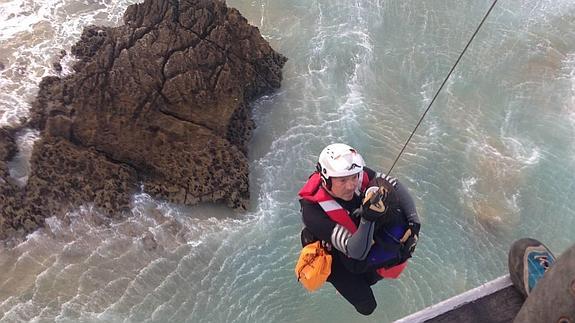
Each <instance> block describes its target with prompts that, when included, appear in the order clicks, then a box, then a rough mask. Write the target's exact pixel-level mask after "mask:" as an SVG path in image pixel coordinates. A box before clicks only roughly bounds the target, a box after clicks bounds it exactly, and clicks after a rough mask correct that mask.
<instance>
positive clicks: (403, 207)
mask: <svg viewBox="0 0 575 323" xmlns="http://www.w3.org/2000/svg"><path fill="white" fill-rule="evenodd" d="M299 196H300V200H299V201H300V204H301V212H302V219H303V223H304V225H305V228H304V229H303V231H302V233H301V240H302V245H304V246H305V245H307V244H309V243H312V242H314V241H318V240H321V241H322V244H323V245H325V246H326V247H327V249H328V251H329V253H331V255H332V258H333V261H332V265H331V273H330V275H329V277H328V279H327V281H328V282H330V283H331V284H332V285H333V286H334V287H335V289H336V290H337V291H338V292H339V293H340V294H341V295H342V296H343V297H344V298H345V299H346V300H347V301H348V302H349V303H351V304H352V305H353V306H354V307H355V309H356V310H357V311H358V312H359V313H361V314H363V315H370V314H371V313H373V311H374V310H375V308H376V306H377V302H376V300H375V297H374V295H373V292H372V290H371V285H373V284H375V283H376V282H378V281H379V280H381V279H382V278H397V277H398V276H399V274H400V273H401V272H402V271H403V269H404V268H405V266H406V265H407V260H408V259H409V258H411V256H412V254H413V251H414V250H415V247H416V245H417V241H418V239H419V230H420V227H421V224H420V221H419V217H418V215H417V211H416V209H415V203H414V201H413V199H412V197H411V196H410V194H409V192H408V190H407V188H406V187H405V186H404V185H402V184H401V183H400V182H399V181H398V180H397V179H395V178H393V177H390V176H386V175H385V174H380V173H376V172H375V171H374V170H372V169H370V168H368V167H366V166H365V163H364V161H363V158H362V157H361V155H360V154H359V153H358V152H357V151H356V150H355V149H353V148H352V147H350V146H348V145H346V144H342V143H336V144H331V145H329V146H327V147H325V148H324V149H323V151H322V152H321V153H320V155H319V161H318V163H317V169H316V171H315V172H314V173H313V174H312V175H311V176H310V177H309V179H308V181H307V182H306V184H305V185H304V186H303V187H302V189H301V190H300V192H299Z"/></svg>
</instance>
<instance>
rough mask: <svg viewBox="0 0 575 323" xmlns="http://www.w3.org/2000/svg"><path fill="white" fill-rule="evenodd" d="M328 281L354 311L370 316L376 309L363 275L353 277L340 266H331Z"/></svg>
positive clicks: (371, 293) (373, 298)
mask: <svg viewBox="0 0 575 323" xmlns="http://www.w3.org/2000/svg"><path fill="white" fill-rule="evenodd" d="M328 281H329V282H330V283H331V284H332V285H333V286H334V287H335V289H337V291H338V292H339V293H340V294H341V296H343V297H344V298H345V299H346V300H347V301H348V302H350V303H351V304H352V305H353V306H354V307H355V309H356V310H357V311H358V312H359V313H361V314H363V315H370V314H371V313H373V311H374V310H375V308H376V307H377V303H376V301H375V297H374V296H373V292H372V290H371V288H370V287H369V286H370V285H369V283H368V281H366V279H365V277H364V275H354V274H352V273H350V272H349V271H347V270H345V269H344V268H343V267H340V266H337V265H336V266H333V267H332V271H331V274H330V276H329V278H328Z"/></svg>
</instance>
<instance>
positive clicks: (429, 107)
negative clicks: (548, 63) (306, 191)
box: [387, 0, 498, 175]
mask: <svg viewBox="0 0 575 323" xmlns="http://www.w3.org/2000/svg"><path fill="white" fill-rule="evenodd" d="M497 1H498V0H494V1H493V3H492V4H491V7H489V10H487V13H485V15H484V16H483V19H482V20H481V22H480V23H479V25H478V26H477V28H476V29H475V32H474V33H473V35H472V36H471V38H470V39H469V41H468V42H467V45H465V48H464V49H463V51H462V52H461V54H459V57H458V58H457V61H455V64H453V66H452V67H451V70H450V71H449V73H448V74H447V76H446V77H445V79H444V80H443V83H441V86H440V87H439V89H438V90H437V92H435V95H434V96H433V99H432V100H431V102H429V105H428V106H427V109H425V112H423V114H422V115H421V117H420V118H419V121H418V122H417V125H416V126H415V128H413V131H412V132H411V134H410V135H409V138H407V141H406V142H405V144H404V145H403V148H401V151H400V152H399V154H398V155H397V157H396V158H395V160H394V161H393V164H392V165H391V167H390V168H389V171H388V172H387V175H389V174H391V171H392V170H393V167H394V166H395V164H396V163H397V161H398V160H399V158H400V157H401V155H402V154H403V152H404V151H405V148H406V147H407V144H409V141H410V140H411V138H412V137H413V135H414V134H415V132H416V131H417V128H419V125H420V124H421V122H422V121H423V118H425V115H427V112H429V109H431V105H432V104H433V102H435V99H436V98H437V96H438V95H439V92H441V89H443V86H444V85H445V83H447V80H449V77H450V76H451V73H453V70H455V67H456V66H457V64H459V61H460V60H461V58H462V57H463V54H465V51H467V48H468V47H469V45H471V42H472V41H473V39H474V38H475V35H477V33H478V32H479V29H481V26H483V23H484V22H485V20H486V19H487V17H488V16H489V14H490V13H491V10H492V9H493V7H495V4H497Z"/></svg>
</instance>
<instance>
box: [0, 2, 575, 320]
mask: <svg viewBox="0 0 575 323" xmlns="http://www.w3.org/2000/svg"><path fill="white" fill-rule="evenodd" d="M130 3H134V1H115V2H113V1H109V0H100V1H97V0H94V1H92V0H90V1H71V0H51V1H37V0H36V1H33V0H27V1H16V0H1V1H0V20H1V21H2V26H3V27H0V62H2V63H3V64H4V65H5V68H4V70H2V71H0V75H1V78H0V88H1V91H0V124H11V123H14V122H15V121H16V120H17V118H19V117H21V116H25V115H26V113H27V110H28V108H29V102H30V101H31V100H32V99H33V98H34V95H35V91H36V90H37V84H38V82H39V80H40V79H41V77H42V76H46V75H50V74H53V73H54V72H53V71H52V69H51V63H52V61H54V60H55V58H56V57H57V56H58V55H59V53H60V51H61V50H62V49H64V50H67V51H68V52H69V48H70V46H71V45H72V44H73V43H74V42H75V41H76V40H77V39H78V37H79V35H80V33H81V28H82V27H83V26H86V25H89V24H94V23H95V24H105V25H117V24H119V23H120V20H121V14H122V13H123V11H124V10H125V8H126V7H127V6H128V5H129V4H130ZM227 4H228V6H231V7H235V8H237V9H238V10H239V11H240V12H241V13H242V14H243V15H244V16H245V17H246V18H247V19H248V20H249V22H250V23H251V24H253V25H255V26H258V28H259V29H260V32H261V33H262V35H263V36H264V37H265V38H266V39H267V40H268V41H269V42H270V44H271V45H272V46H273V47H274V48H275V49H276V50H277V51H279V52H281V53H282V54H283V55H285V56H286V57H288V59H289V61H288V62H287V64H286V66H285V67H284V70H283V71H284V81H283V83H282V88H281V89H280V90H279V91H277V92H276V93H274V94H272V95H269V96H267V97H264V98H262V99H260V100H258V101H257V102H255V103H254V104H253V108H254V119H255V121H256V123H257V126H258V127H257V129H256V130H255V133H254V137H253V139H252V142H251V146H250V163H251V175H250V181H251V192H252V207H251V209H250V210H249V211H248V212H247V213H245V214H238V213H234V212H231V211H229V210H227V209H226V208H223V207H217V206H209V205H208V206H201V207H197V208H182V207H179V206H175V205H167V204H165V203H162V202H161V201H155V200H153V199H151V198H150V197H148V196H147V195H145V194H139V195H137V196H135V197H134V210H135V212H136V214H137V215H136V216H135V217H133V218H130V219H126V220H124V221H120V222H110V223H107V224H106V225H96V224H95V223H100V222H102V221H99V220H98V218H99V217H100V215H98V214H97V213H96V212H95V211H94V210H91V209H90V207H89V206H83V207H79V208H78V210H77V211H75V212H72V213H71V214H70V215H69V218H70V219H71V220H70V221H69V222H66V221H59V220H57V219H56V218H51V219H50V220H49V221H48V226H47V228H46V230H44V231H41V232H37V233H35V234H33V235H31V236H30V237H29V239H28V240H27V241H26V242H23V243H21V244H20V245H18V246H16V247H15V248H11V249H7V248H4V249H0V322H20V321H35V322H50V321H59V322H144V321H148V322H318V321H329V322H392V321H393V320H395V319H398V318H400V317H402V316H405V315H407V314H409V313H412V312H414V311H417V310H419V309H421V308H424V307H426V306H429V305H432V304H434V303H436V302H438V301H441V300H443V299H446V298H448V297H451V296H453V295H455V294H458V293H460V292H463V291H466V290H468V289H471V288H473V287H476V286H477V285H479V284H481V283H484V282H486V281H488V280H491V279H493V278H496V277H498V276H501V275H504V274H505V273H506V270H507V269H506V262H507V258H506V257H507V250H508V247H509V246H510V244H511V242H512V241H514V240H515V239H518V238H522V237H526V236H529V237H533V238H537V239H539V240H541V241H543V242H544V243H546V244H547V245H548V246H549V247H550V248H551V249H552V250H554V251H555V252H556V254H560V253H561V251H563V250H564V249H566V248H567V247H568V246H569V245H571V244H572V243H574V242H575V241H574V238H573V234H572V231H573V228H575V201H574V200H573V198H572V196H573V193H574V192H575V185H574V183H575V181H574V180H575V176H574V175H573V171H572V170H573V169H574V167H573V166H574V165H575V140H574V138H575V3H573V2H572V1H557V0H546V1H517V0H515V1H502V0H500V1H499V3H498V4H497V6H496V7H495V9H494V11H493V12H492V14H491V15H490V17H489V18H488V20H487V21H486V23H485V25H484V26H483V28H482V30H481V31H480V33H479V34H478V35H477V37H476V39H475V40H474V42H473V43H472V45H471V47H470V48H469V49H468V52H467V54H466V55H465V56H464V57H463V59H462V60H461V62H460V64H459V66H458V68H457V69H456V70H455V72H454V74H453V75H452V76H451V79H450V80H449V81H448V82H447V84H446V86H445V88H444V89H443V91H442V93H441V94H440V95H439V97H438V98H437V100H436V102H435V103H434V106H433V107H432V109H431V111H430V112H429V114H428V115H427V116H426V118H425V120H424V121H423V123H422V124H421V126H420V128H419V129H418V131H417V133H416V134H415V136H414V137H413V139H412V141H411V143H410V144H409V146H408V148H407V149H406V151H405V153H404V155H403V157H402V158H401V160H400V161H399V163H398V164H397V165H396V166H395V168H394V170H393V175H395V176H397V177H398V178H399V179H400V180H401V181H402V182H403V183H405V184H406V185H407V186H408V187H409V188H410V190H411V192H412V195H413V196H414V198H415V199H416V202H417V206H418V210H419V212H420V216H421V219H422V222H423V228H422V233H421V240H420V244H419V246H418V249H417V252H416V254H415V257H414V258H413V260H412V261H411V263H410V265H409V267H408V269H407V270H406V272H405V273H404V274H403V275H402V276H401V279H399V280H394V281H382V282H380V283H379V284H377V285H376V286H375V288H374V293H375V294H376V297H377V299H378V304H379V306H378V309H377V310H376V312H375V313H374V314H373V315H371V316H370V317H363V316H360V315H359V314H356V313H355V311H354V310H353V308H352V307H351V306H350V305H349V304H348V303H347V302H345V301H344V300H343V298H342V297H341V296H339V295H337V294H336V292H335V289H333V288H332V287H331V286H330V285H326V286H325V287H323V288H322V289H321V290H320V291H319V292H317V293H314V294H309V293H307V292H305V291H304V290H303V288H301V287H300V286H298V284H297V282H296V280H295V277H294V274H293V266H294V264H295V260H296V258H297V254H298V251H299V250H298V249H299V236H298V235H299V231H300V229H301V221H300V217H299V210H298V203H297V200H296V193H297V190H298V189H299V187H300V186H301V185H302V184H303V182H304V181H305V179H306V178H307V176H308V175H309V172H311V171H312V170H313V166H314V164H315V161H316V159H317V155H318V154H319V151H320V150H321V149H322V148H323V146H325V145H327V144H329V143H331V142H336V141H341V142H346V143H349V144H350V145H352V146H355V147H356V148H357V149H358V150H359V151H360V152H361V153H362V155H363V156H364V158H365V159H366V161H367V162H368V164H369V165H370V166H372V167H373V168H378V169H380V170H382V171H387V169H389V167H390V166H391V163H392V162H393V160H394V158H395V156H396V155H397V154H398V153H399V151H400V150H401V147H402V145H403V143H404V142H405V140H406V139H407V137H408V136H409V134H410V132H411V130H412V129H413V127H414V126H415V124H416V123H417V121H418V119H419V116H420V115H421V114H422V113H423V111H424V110H425V108H426V106H427V104H428V103H429V102H430V100H431V98H432V97H433V95H434V93H435V91H436V90H437V89H438V87H439V86H440V84H441V82H442V81H443V78H444V77H445V76H446V75H447V73H448V71H449V69H450V68H451V66H452V64H453V63H454V62H455V60H456V59H457V57H458V55H459V53H460V51H461V50H462V49H463V47H464V46H465V44H466V42H467V41H468V39H469V38H470V37H471V34H472V33H473V31H474V30H475V27H476V26H477V24H478V23H479V21H480V20H481V18H482V16H483V14H484V13H485V12H486V11H487V9H488V7H489V6H490V2H488V1H455V0H445V1H399V0H394V1H382V0H380V1H377V0H372V1H349V0H346V1H343V0H330V1H315V0H306V1H301V0H284V1H272V0H266V1H264V0H250V1H243V0H231V1H227ZM69 60H70V59H69V58H65V59H64V73H67V72H68V71H69V66H68V64H69ZM33 137H34V134H27V135H26V136H24V137H23V139H22V142H23V145H24V146H25V147H29V146H30V144H29V143H30V142H31V141H32V138H33ZM28 149H29V148H28ZM25 155H26V154H25V152H24V153H23V156H24V157H25ZM150 237H153V238H154V240H155V241H156V242H157V247H156V248H149V244H148V242H149V241H150Z"/></svg>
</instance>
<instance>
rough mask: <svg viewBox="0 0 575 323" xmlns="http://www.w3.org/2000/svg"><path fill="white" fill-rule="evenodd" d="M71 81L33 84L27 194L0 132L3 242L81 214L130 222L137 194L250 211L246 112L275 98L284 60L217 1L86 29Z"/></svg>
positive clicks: (131, 15)
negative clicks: (33, 135) (51, 220)
mask: <svg viewBox="0 0 575 323" xmlns="http://www.w3.org/2000/svg"><path fill="white" fill-rule="evenodd" d="M72 54H73V55H75V56H76V57H77V58H78V59H79V60H78V62H77V63H76V64H75V65H74V66H73V70H74V73H73V74H71V75H68V76H66V77H62V78H60V77H54V76H51V77H46V78H44V79H43V80H42V82H41V83H40V86H39V87H40V89H39V93H38V96H37V98H36V101H35V102H34V103H33V105H32V110H31V117H30V120H29V123H28V124H27V125H25V126H26V127H31V128H35V129H38V130H39V131H40V138H41V139H40V140H38V141H37V142H36V143H35V145H34V149H33V152H32V157H31V172H30V176H29V179H28V182H27V184H26V186H25V187H24V188H18V187H16V186H14V185H12V184H10V181H9V176H8V169H7V165H6V162H7V161H8V160H10V159H11V158H12V157H13V156H14V154H15V151H14V147H15V144H14V139H13V133H14V131H13V130H7V129H3V130H1V132H0V175H1V178H0V203H1V205H2V214H1V217H0V238H2V239H3V238H6V237H9V236H12V235H13V234H14V233H20V234H21V233H28V232H31V231H33V230H34V229H35V228H37V227H38V226H42V225H43V219H44V218H45V217H48V216H52V215H58V214H61V213H62V212H66V211H67V210H70V209H71V208H74V207H77V206H78V205H82V204H90V205H93V206H94V207H97V208H99V209H100V210H102V212H104V213H106V214H110V215H113V216H115V215H121V214H123V212H124V211H129V206H130V198H131V196H132V194H134V193H135V192H137V191H139V190H140V189H143V191H145V192H147V193H149V194H151V195H153V196H154V197H156V198H159V199H164V200H167V201H170V202H174V203H180V204H186V205H194V204H197V203H199V202H216V203H224V204H226V205H228V206H230V207H231V208H235V209H245V208H247V206H248V201H249V187H248V162H247V156H246V154H247V151H248V147H247V142H248V140H249V138H250V135H251V130H252V129H253V121H252V120H251V117H250V115H251V113H250V106H249V103H250V101H252V100H253V99H255V98H257V97H259V96H261V95H263V94H265V93H268V92H270V91H273V90H274V89H277V88H279V86H280V82H281V78H282V76H281V68H282V67H283V65H284V64H285V62H286V58H285V57H283V56H282V55H281V54H278V53H277V52H275V51H274V50H273V49H272V48H271V47H270V46H269V44H268V43H267V41H265V40H264V39H263V38H262V37H261V35H260V33H259V31H258V29H257V28H256V27H253V26H251V25H249V24H248V23H247V21H246V19H245V18H243V17H242V16H241V14H240V13H239V12H238V11H237V10H236V9H233V8H228V7H227V6H226V5H225V3H224V2H221V1H214V0H209V1H207V0H206V1H201V0H200V1H192V0H189V1H185V0H181V1H173V0H148V1H145V2H143V3H141V4H135V5H131V6H130V7H128V9H127V10H126V12H125V14H124V25H123V26H120V27H114V28H109V27H98V26H91V27H88V28H85V30H84V32H83V34H82V37H81V39H80V41H79V42H78V43H77V44H76V45H75V46H73V48H72Z"/></svg>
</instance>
